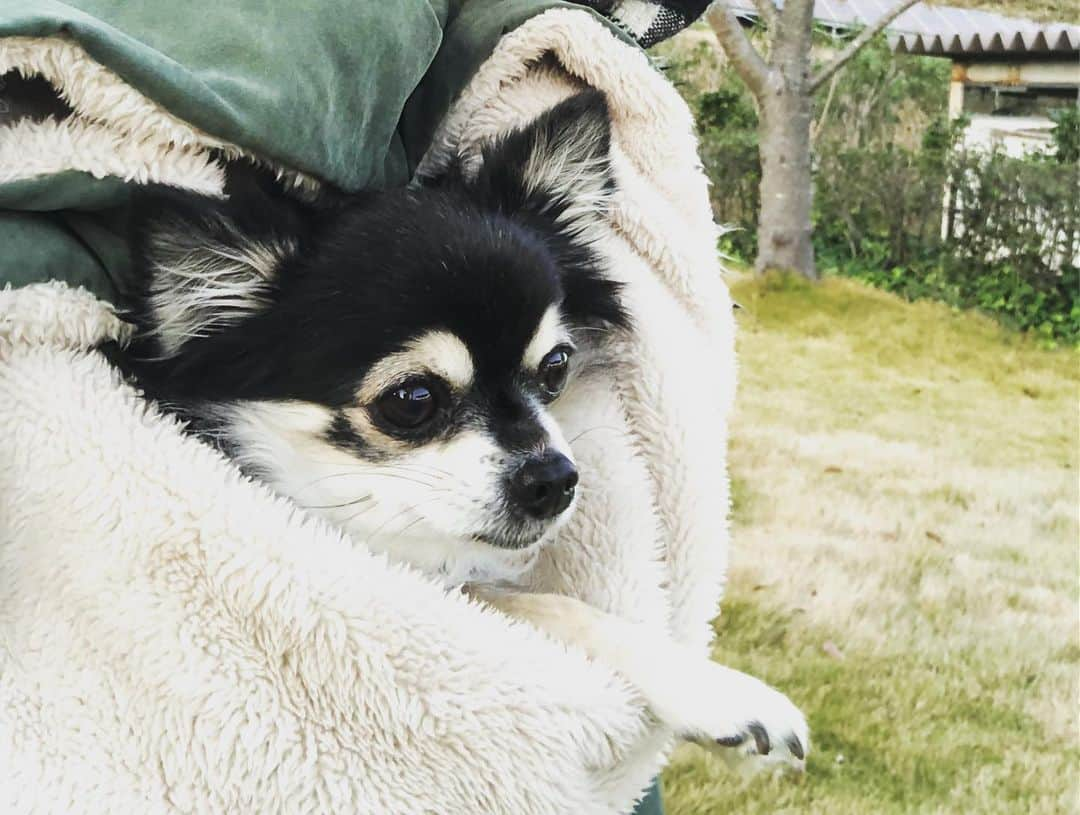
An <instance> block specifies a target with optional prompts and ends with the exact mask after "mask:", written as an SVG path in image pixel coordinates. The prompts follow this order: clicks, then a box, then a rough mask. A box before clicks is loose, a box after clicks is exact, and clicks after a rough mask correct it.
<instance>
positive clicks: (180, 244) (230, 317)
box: [131, 169, 308, 359]
mask: <svg viewBox="0 0 1080 815" xmlns="http://www.w3.org/2000/svg"><path fill="white" fill-rule="evenodd" d="M275 184H276V182H274V180H273V179H272V178H270V177H266V176H265V175H263V174H260V173H258V172H256V171H254V170H251V169H239V170H230V172H229V174H228V176H227V182H226V188H225V190H226V194H227V196H228V197H227V198H212V197H208V196H203V195H197V194H194V193H189V192H184V191H181V190H177V189H173V188H169V187H161V186H153V187H147V188H143V189H140V190H138V191H137V192H136V193H135V194H134V195H133V198H132V218H131V229H132V244H133V246H134V251H135V258H134V260H135V264H136V268H137V273H138V275H139V284H140V286H141V288H142V291H141V293H140V294H141V296H140V297H139V298H138V301H139V304H138V306H137V309H136V311H135V313H134V314H133V317H134V319H135V322H136V324H137V326H138V329H139V331H138V336H137V345H138V346H139V347H138V349H137V350H138V351H139V353H140V354H141V355H145V356H150V357H155V358H159V359H160V358H170V357H175V356H176V355H177V354H178V352H179V351H180V350H181V349H182V348H183V346H184V345H185V343H187V342H189V341H190V340H192V339H196V338H202V337H208V336H211V335H213V334H216V333H218V332H220V331H222V330H224V329H227V328H228V327H230V326H233V325H236V324H237V323H239V322H241V321H242V320H244V319H245V318H246V317H248V316H250V315H253V314H256V313H258V312H259V311H261V310H262V309H264V308H266V307H267V306H268V305H269V304H270V303H271V302H272V299H273V296H274V294H275V291H276V287H277V280H278V275H279V273H280V270H281V267H282V264H284V263H286V262H288V260H289V259H290V258H292V257H293V256H294V255H296V254H297V253H298V252H299V251H300V249H301V245H302V244H303V243H304V242H305V241H306V239H307V235H308V225H307V218H306V217H305V215H304V211H303V208H302V207H301V205H299V204H298V203H297V202H295V201H292V200H291V199H288V198H287V197H286V196H285V195H284V193H282V192H281V191H280V189H278V188H276V187H275Z"/></svg>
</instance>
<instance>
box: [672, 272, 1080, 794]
mask: <svg viewBox="0 0 1080 815" xmlns="http://www.w3.org/2000/svg"><path fill="white" fill-rule="evenodd" d="M732 288H733V293H734V295H735V298H736V299H737V300H738V301H739V302H740V303H742V304H743V306H744V307H745V308H744V310H743V311H742V312H740V315H741V316H740V341H739V353H740V377H741V381H740V395H739V402H738V411H737V416H736V419H735V421H734V423H733V427H732V448H731V462H730V463H731V471H732V476H733V479H734V486H735V490H734V494H735V501H736V507H735V525H734V536H733V538H734V540H733V551H732V580H731V584H730V587H729V592H728V596H727V598H726V599H725V601H724V604H723V615H722V617H720V618H719V619H718V620H717V622H716V629H717V633H718V635H719V637H718V646H717V649H716V657H717V659H719V660H721V661H722V662H725V663H727V664H730V665H733V666H735V667H738V668H740V669H743V670H746V671H748V672H750V673H753V674H755V675H757V676H760V677H762V678H764V679H766V680H767V681H769V682H771V683H772V684H774V685H776V686H777V687H779V688H781V689H782V690H784V691H785V692H787V693H788V694H789V695H790V696H791V697H792V698H793V699H794V700H795V701H796V702H797V703H798V704H799V705H801V706H802V707H803V709H804V710H805V711H806V713H807V715H808V717H809V719H810V723H811V728H812V740H813V752H812V754H811V758H810V762H809V767H808V771H807V773H806V775H805V776H803V777H801V778H796V779H790V778H758V779H755V780H751V781H750V782H743V781H740V780H739V779H737V778H736V777H735V776H733V775H732V773H731V772H730V771H729V770H728V769H727V768H726V767H725V766H724V764H723V763H721V762H720V761H718V760H716V759H714V758H713V757H711V756H708V755H706V754H705V753H704V752H702V751H701V750H699V749H697V748H695V747H692V746H685V747H682V748H680V749H679V750H678V751H677V752H676V754H675V757H674V759H673V760H672V762H671V765H670V766H669V768H668V770H667V771H666V772H665V774H664V777H663V785H664V791H665V800H666V804H667V809H668V812H669V815H691V813H695V814H697V813H700V815H705V813H710V814H711V813H721V812H739V813H742V812H762V813H764V812H770V813H771V812H812V813H837V814H839V813H858V814H859V815H867V813H892V812H896V813H922V812H927V813H929V812H965V813H967V812H975V813H983V812H1000V813H1042V812H1045V813H1051V812H1052V813H1059V812H1078V811H1080V804H1078V800H1080V799H1078V784H1077V775H1078V772H1080V749H1078V711H1080V708H1078V704H1077V703H1078V668H1080V641H1078V635H1080V628H1078V626H1080V622H1078V619H1080V618H1078V585H1077V580H1078V574H1080V560H1078V556H1080V549H1078V543H1080V537H1078V529H1077V513H1078V503H1080V494H1078V475H1077V472H1078V471H1077V466H1078V461H1077V455H1078V442H1080V440H1078V423H1080V420H1078V396H1080V389H1078V386H1080V376H1078V373H1080V372H1078V356H1077V353H1076V352H1075V350H1065V351H1054V352H1050V351H1042V350H1039V349H1038V348H1036V347H1035V345H1034V344H1033V343H1031V342H1029V341H1027V340H1026V339H1025V338H1023V337H1021V336H1018V335H1016V334H1012V333H1009V332H1007V331H1005V330H1004V329H1001V328H1000V327H998V326H997V325H996V324H995V323H993V322H991V321H989V320H987V319H984V318H982V317H980V316H978V315H974V314H970V313H954V312H952V311H950V310H949V309H948V308H946V307H944V306H942V305H940V304H935V303H915V304H911V303H906V302H903V301H901V300H899V299H897V298H895V297H893V296H891V295H888V294H885V293H882V292H879V291H876V290H873V289H870V288H867V287H865V286H863V285H862V284H859V283H857V282H855V281H851V280H843V279H836V278H833V279H827V280H825V281H824V282H823V283H822V284H820V285H818V286H809V285H807V284H804V283H801V282H793V281H790V280H784V279H780V278H773V279H770V280H768V281H765V282H762V281H757V280H753V279H751V278H748V277H739V278H737V279H735V281H734V283H733V286H732Z"/></svg>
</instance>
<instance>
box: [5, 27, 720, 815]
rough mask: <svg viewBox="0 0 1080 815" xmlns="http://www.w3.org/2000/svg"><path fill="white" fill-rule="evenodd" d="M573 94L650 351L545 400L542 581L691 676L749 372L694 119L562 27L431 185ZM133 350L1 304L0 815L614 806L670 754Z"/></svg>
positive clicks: (589, 672)
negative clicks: (114, 350)
mask: <svg viewBox="0 0 1080 815" xmlns="http://www.w3.org/2000/svg"><path fill="white" fill-rule="evenodd" d="M72 47H74V46H72ZM81 59H84V60H86V59H88V57H86V56H85V54H83V55H82V56H81ZM115 81H116V82H119V80H115ZM584 84H587V85H592V86H594V87H596V88H599V89H600V90H602V91H604V92H605V93H606V94H607V97H608V101H609V105H610V108H611V112H612V117H613V135H614V141H615V167H616V174H617V178H618V192H617V195H616V202H615V207H614V209H613V212H612V216H611V223H610V231H609V234H608V235H607V236H606V237H605V239H604V241H605V246H606V249H607V251H609V252H610V253H611V255H612V257H613V260H614V262H613V264H612V266H613V268H614V269H615V273H616V275H617V276H618V277H619V278H620V279H622V280H624V281H625V282H626V283H627V290H626V291H627V298H628V304H629V306H630V308H631V310H632V312H633V314H634V316H635V319H636V324H637V326H636V331H635V332H634V334H633V337H632V338H630V339H627V340H626V341H625V342H623V343H622V345H621V346H620V347H619V348H618V349H617V350H618V363H617V364H616V365H614V366H612V368H611V369H610V370H609V372H608V374H607V376H606V378H605V380H602V381H599V382H597V383H590V384H588V385H586V386H584V387H582V388H580V389H579V390H578V391H577V392H576V393H569V394H567V395H566V397H565V398H564V399H563V400H561V401H560V403H559V407H558V410H559V414H560V419H561V421H562V422H563V425H564V428H565V430H566V436H567V437H568V438H574V437H575V436H579V437H578V439H577V440H576V441H575V442H574V443H573V448H574V453H575V455H576V457H577V460H578V463H579V466H580V469H581V471H582V482H583V484H584V485H585V491H584V494H583V496H582V499H581V502H580V508H579V510H578V512H577V513H576V516H575V518H574V520H573V522H572V523H571V524H570V526H569V528H568V529H567V531H566V532H565V533H564V534H563V535H562V537H561V538H560V540H559V541H558V542H557V543H556V544H554V545H552V546H551V547H550V548H549V549H548V550H547V551H546V553H545V554H544V556H543V562H542V563H541V565H540V567H539V568H538V569H537V572H536V574H535V576H534V585H535V587H536V588H542V589H544V590H548V591H556V592H563V593H567V594H571V595H573V596H576V597H579V598H581V599H583V600H585V601H587V602H589V603H591V604H593V605H596V606H598V607H600V608H602V609H605V610H608V611H612V612H614V613H616V614H620V615H623V616H625V617H628V618H632V619H635V620H642V621H651V622H654V623H657V624H662V625H666V626H667V627H668V628H669V629H670V631H671V632H672V634H673V636H675V637H676V638H678V639H680V640H682V641H685V642H688V643H691V644H693V645H695V646H698V647H700V648H701V649H702V650H703V651H704V649H705V648H706V646H707V644H708V642H709V640H710V636H711V633H710V629H709V627H708V625H707V622H708V620H709V619H710V618H711V617H712V616H713V615H714V614H715V612H716V607H717V606H716V604H717V601H718V598H719V594H720V591H721V587H722V581H723V575H724V570H725V565H726V560H725V559H726V546H727V527H726V520H725V516H726V511H727V483H726V475H725V465H724V462H725V436H726V424H725V422H726V415H727V412H728V409H729V407H730V404H731V399H732V391H733V386H734V378H735V374H734V356H733V338H732V333H733V325H732V317H731V304H730V300H729V298H728V295H727V292H726V289H725V287H724V285H723V283H722V281H721V278H720V270H719V268H718V266H717V260H716V253H715V249H714V247H715V242H714V238H715V229H714V227H713V224H712V222H711V217H710V211H709V204H708V200H707V196H706V187H705V180H704V177H703V175H702V173H701V171H700V169H699V167H698V166H697V163H696V145H695V141H694V138H693V135H692V121H691V117H690V114H689V112H688V110H687V109H686V107H685V105H684V104H683V102H682V101H681V100H680V99H679V97H678V96H677V94H676V93H675V91H674V90H673V88H672V87H671V86H670V85H669V84H668V83H667V82H666V81H665V80H664V79H663V78H662V77H661V76H660V75H659V74H658V73H657V72H656V71H655V70H654V69H653V68H652V67H651V66H650V65H649V64H648V62H647V59H646V58H645V56H644V55H643V54H642V53H640V52H638V51H636V50H634V49H632V48H630V47H628V46H626V45H624V44H622V43H620V42H618V41H617V40H616V39H615V38H613V37H612V36H611V35H610V34H609V33H608V32H607V31H606V30H605V29H604V28H603V27H602V26H601V25H600V24H599V23H597V22H596V21H595V20H594V19H593V18H591V17H590V16H589V15H587V14H585V13H583V12H578V11H566V10H557V11H550V12H547V13H545V14H543V15H541V16H539V17H536V18H534V19H532V20H531V21H529V22H527V23H526V24H524V25H523V26H521V27H520V28H518V29H517V30H515V31H514V32H513V33H511V34H509V35H507V36H506V37H504V39H503V40H502V41H501V43H500V45H499V46H498V48H497V49H496V51H495V53H494V54H493V56H492V57H491V58H490V59H489V60H488V61H487V62H486V63H485V64H484V65H483V66H482V67H481V69H480V71H479V72H478V73H477V75H476V76H475V77H474V78H473V80H472V81H471V83H470V84H469V86H468V88H467V90H466V92H465V93H464V94H463V96H462V97H461V98H460V99H459V101H458V102H457V103H456V105H455V107H454V109H453V110H452V112H451V114H450V116H449V117H448V118H447V119H446V121H445V123H444V125H443V127H442V129H441V131H440V133H439V134H438V137H437V140H436V142H435V144H434V146H433V147H432V149H431V151H430V153H429V154H428V156H427V158H426V159H425V162H424V165H423V166H422V168H421V169H422V171H423V172H428V173H435V172H438V170H439V168H440V167H442V166H444V165H445V163H446V162H447V160H448V159H449V158H450V157H451V156H452V155H454V154H455V153H458V154H460V155H462V156H464V157H465V158H466V160H469V159H470V158H471V157H474V156H475V155H476V152H477V149H476V148H477V144H478V142H479V141H480V140H482V139H483V138H485V137H489V136H491V135H492V134H494V133H496V132H499V131H501V130H504V129H506V128H508V127H510V126H512V125H514V124H517V123H520V122H522V121H524V120H526V119H528V118H529V117H531V116H532V115H534V114H535V113H537V112H539V111H540V110H542V109H544V108H546V107H549V106H550V105H551V104H553V103H554V102H556V101H558V100H560V99H562V98H564V97H565V96H567V95H569V94H570V93H572V92H573V91H574V89H575V88H578V87H580V86H582V85H584ZM127 92H128V93H130V94H134V91H130V90H129V91H127ZM136 97H137V95H135V96H133V97H132V98H136ZM137 101H138V102H139V104H145V105H152V103H151V102H149V101H148V100H146V99H145V98H142V97H138V98H137ZM183 149H184V150H185V151H190V150H191V147H190V145H187V146H185V147H184V148H183ZM207 179H209V180H210V182H213V180H214V179H213V176H212V175H207V174H205V173H202V174H200V175H199V177H198V184H199V185H205V183H207ZM123 331H124V326H123V324H122V323H121V322H120V321H119V320H118V319H117V318H116V317H115V316H114V315H113V314H112V313H111V311H110V310H109V308H108V307H107V306H106V305H104V304H103V303H101V302H99V301H97V300H95V299H94V298H92V297H91V296H89V295H88V294H87V293H86V292H83V291H76V290H71V289H68V288H65V287H63V286H61V285H60V284H44V285H36V286H29V287H26V288H22V289H16V290H7V291H3V292H2V293H0V810H2V811H4V812H28V811H33V812H88V813H102V812H113V813H127V812H132V813H135V812H138V813H152V812H365V813H466V812H468V813H474V812H482V813H507V814H508V815H510V814H512V815H532V814H533V813H536V814H537V815H539V813H556V812H562V813H565V812H574V813H619V812H627V811H629V809H630V808H631V807H632V806H633V803H634V801H635V799H636V798H637V796H638V795H639V794H640V793H641V791H642V789H643V787H644V786H645V785H646V784H647V783H648V781H649V779H650V778H651V777H652V776H653V775H654V774H655V773H656V771H657V770H658V768H659V766H660V764H661V762H662V760H663V758H664V754H665V750H666V748H667V745H668V742H669V740H670V739H669V735H670V734H668V733H666V732H663V731H662V730H661V729H659V728H658V727H657V726H656V725H655V724H654V723H652V722H651V721H650V720H649V719H648V717H647V716H646V715H644V713H643V708H642V707H641V704H640V700H638V699H636V698H635V697H634V695H633V693H632V692H631V690H630V688H629V687H628V686H626V685H625V684H624V683H623V682H622V681H621V680H620V679H619V678H618V677H617V676H615V675H613V674H612V673H610V672H609V671H608V670H607V669H605V668H604V667H602V666H598V665H595V664H591V663H589V662H588V661H587V660H586V659H585V658H584V656H583V655H582V654H581V653H578V652H576V651H575V650H573V649H567V648H565V647H563V646H560V645H557V644H555V643H553V642H551V641H549V640H547V639H546V638H545V637H544V636H542V635H541V634H539V633H538V632H536V631H535V630H533V629H531V628H529V627H528V626H525V625H524V624H520V623H512V622H510V621H508V620H507V619H506V618H503V617H501V616H500V615H498V614H496V613H494V612H492V611H489V610H486V609H483V608H481V607H480V606H479V605H477V604H476V603H474V602H472V601H469V600H467V599H465V598H464V597H462V596H461V595H458V594H456V593H447V592H446V591H445V590H443V589H442V588H440V587H439V586H436V585H434V584H432V583H430V582H428V581H427V580H425V579H424V578H423V577H422V576H420V575H418V574H416V573H412V572H410V571H408V570H405V569H402V568H397V567H392V566H390V565H388V564H387V563H386V562H385V561H384V560H383V559H381V558H380V557H377V556H374V555H372V554H371V553H369V552H368V551H366V550H365V548H364V542H363V541H360V540H348V539H346V538H344V537H343V536H342V535H341V534H340V533H338V532H336V531H335V530H334V529H332V528H330V527H329V526H327V525H326V524H325V523H323V522H320V521H317V520H315V519H313V518H310V517H307V516H305V514H304V513H303V512H301V511H300V510H299V509H297V508H296V507H295V506H293V505H291V504H290V503H289V502H288V501H286V500H284V499H282V498H279V497H276V496H274V495H273V494H271V493H270V491H269V490H268V489H267V488H265V487H264V486H262V485H260V484H258V483H253V482H252V481H249V480H247V479H245V478H244V477H242V476H241V475H240V474H239V472H238V471H237V470H236V469H235V468H234V467H233V466H231V465H230V463H229V462H227V461H226V460H225V459H223V458H222V457H221V456H220V455H219V454H218V453H216V452H215V451H213V450H211V449H210V448H208V447H206V446H204V445H203V444H201V443H200V442H199V441H197V440H196V439H194V438H191V437H188V436H185V435H184V433H183V432H182V429H181V427H180V426H178V424H177V423H176V422H175V421H174V420H172V419H171V418H169V417H167V416H165V415H162V414H161V413H160V412H158V411H157V410H156V409H155V408H154V407H153V406H152V405H148V404H146V403H145V402H144V401H142V400H141V399H140V397H139V396H138V395H137V394H136V393H135V392H134V391H133V390H132V389H131V388H130V387H128V386H127V385H125V384H123V383H122V382H121V381H120V379H119V377H118V376H117V374H116V373H115V372H114V371H113V370H112V369H111V368H110V366H109V365H108V363H107V362H106V361H105V359H104V358H103V357H102V356H101V355H99V354H98V353H96V352H94V351H93V350H92V346H93V345H94V344H95V343H96V342H99V341H101V340H104V339H106V338H114V337H118V336H121V335H122V334H123ZM579 434H580V435H579Z"/></svg>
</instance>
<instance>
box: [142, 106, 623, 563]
mask: <svg viewBox="0 0 1080 815" xmlns="http://www.w3.org/2000/svg"><path fill="white" fill-rule="evenodd" d="M483 158H484V160H483V164H482V168H481V169H480V171H479V173H478V174H477V175H476V176H475V177H473V178H465V177H463V176H462V174H461V173H459V172H452V173H451V174H450V175H449V176H448V177H447V178H446V179H444V180H443V182H442V183H441V184H440V185H438V186H427V187H421V188H418V189H410V190H400V191H392V192H386V193H378V194H375V195H371V196H367V197H364V198H360V199H352V200H347V201H344V202H338V203H337V204H335V205H333V206H326V207H323V206H311V205H302V204H299V203H297V202H295V201H293V200H292V199H288V198H285V197H284V196H282V195H280V194H276V193H273V192H271V191H269V190H268V189H267V188H266V184H265V183H263V182H258V181H253V180H251V179H248V180H247V181H246V182H244V183H240V182H238V181H236V180H235V179H234V180H232V181H231V182H230V185H229V188H228V191H229V193H230V195H229V198H228V200H219V199H208V198H203V197H198V196H193V195H187V194H181V193H176V192H175V191H173V192H169V191H163V190H157V191H155V192H153V193H151V194H149V195H147V196H144V197H143V198H142V199H141V200H139V201H138V202H137V209H138V212H137V216H136V245H137V247H138V255H139V263H140V265H141V266H142V274H143V279H144V281H145V291H144V293H143V296H142V298H141V300H140V303H139V305H138V308H137V310H136V322H137V323H138V325H139V328H140V332H139V335H138V337H137V339H136V341H135V343H134V345H133V347H132V355H133V357H135V359H136V360H137V361H136V363H135V364H134V370H135V373H136V375H137V376H138V377H139V379H140V380H141V381H142V383H143V384H144V386H145V387H146V389H147V391H148V392H149V393H150V394H151V395H153V396H156V397H157V398H159V399H161V400H162V401H163V402H164V403H165V404H168V405H172V406H173V408H174V409H175V410H177V411H178V412H179V413H181V414H182V415H184V416H185V417H186V418H188V420H189V421H190V422H191V424H192V427H193V428H194V429H195V430H197V431H198V432H200V433H202V434H203V435H205V436H206V437H208V438H211V439H214V440H215V441H217V443H218V444H219V445H220V446H221V447H222V449H224V450H225V451H226V452H227V453H228V454H229V455H231V456H232V457H233V458H235V459H236V460H237V461H238V462H239V463H240V464H241V465H242V466H243V467H244V468H245V469H246V470H247V471H248V472H250V473H252V474H253V475H256V476H258V477H260V478H262V479H263V480H265V481H267V482H269V483H270V484H271V485H272V486H274V487H275V488H276V489H277V490H278V491H279V492H282V493H284V494H286V495H289V496H290V497H292V498H293V499H294V500H296V501H297V502H298V503H299V504H301V505H303V506H305V507H308V508H310V509H313V510H316V511H318V512H320V513H321V514H323V515H325V516H327V517H328V518H329V519H331V520H332V521H334V522H335V523H337V524H339V525H340V526H342V527H344V528H345V529H346V530H347V531H348V532H350V533H352V534H353V535H354V536H355V537H356V538H357V539H359V540H362V541H365V542H366V543H367V544H368V545H370V546H371V547H373V548H375V549H376V550H383V551H387V552H389V553H390V554H391V555H392V556H393V557H395V558H397V559H400V560H404V561H407V562H411V563H413V564H415V565H417V566H419V567H421V568H423V569H425V570H427V571H430V572H434V573H441V574H442V575H443V576H444V577H445V578H446V579H447V580H449V581H454V582H459V581H462V580H472V579H498V578H502V577H506V576H507V574H506V572H512V571H513V570H515V569H516V568H518V567H520V566H522V565H524V564H525V563H527V562H528V561H529V560H530V559H531V557H532V555H534V554H535V551H536V546H535V544H537V543H539V542H540V541H542V540H545V539H547V538H548V537H549V536H550V534H551V533H552V531H553V530H554V529H555V528H557V527H558V526H559V524H560V523H562V522H563V521H564V520H565V519H566V517H567V516H568V514H569V512H570V511H571V508H572V507H573V504H574V500H575V487H576V485H577V478H578V476H577V471H576V469H575V465H574V461H573V457H572V455H571V452H570V448H569V445H568V443H567V441H566V439H565V438H564V437H563V434H562V433H561V431H560V429H559V427H558V425H557V424H556V422H555V421H554V420H553V419H552V417H551V415H550V413H549V411H548V406H549V405H550V404H551V403H552V402H553V401H554V400H555V399H558V397H559V395H560V393H562V392H563V390H564V389H565V388H566V387H567V385H568V383H569V382H570V381H571V380H572V379H573V377H574V376H575V375H576V374H577V373H578V372H579V371H580V369H581V368H582V367H583V366H584V364H585V360H584V357H585V356H586V354H585V351H586V350H587V349H588V347H589V346H595V344H596V342H597V338H600V337H602V336H603V334H604V332H605V331H607V330H608V329H610V328H612V327H620V326H625V325H626V322H627V318H626V314H625V312H624V311H623V308H622V306H621V305H620V302H619V298H618V286H617V285H616V284H614V283H612V282H611V281H609V280H608V279H607V278H606V277H605V276H604V274H603V268H602V266H603V264H602V262H601V260H600V258H599V256H598V255H597V253H596V252H595V250H594V248H593V246H592V238H593V235H594V234H595V231H596V229H597V228H598V227H599V225H600V224H601V223H602V218H603V210H604V204H605V201H606V198H607V196H608V193H609V191H610V189H611V187H612V178H611V169H610V162H609V125H608V118H607V109H606V106H605V104H604V100H603V97H602V96H601V95H600V94H598V93H595V92H586V93H583V94H580V95H578V96H575V97H573V98H571V99H569V100H567V101H566V102H564V103H562V104H560V105H558V106H557V107H555V108H553V109H552V110H551V111H549V112H548V113H546V114H544V115H543V116H541V117H540V118H539V119H537V120H536V121H535V122H533V123H532V124H531V125H529V126H527V127H525V128H524V129H522V130H518V131H514V132H512V133H510V134H508V135H506V136H504V137H503V138H501V139H499V140H497V141H495V142H493V143H492V144H490V145H488V146H487V147H486V148H485V150H484V156H483Z"/></svg>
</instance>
